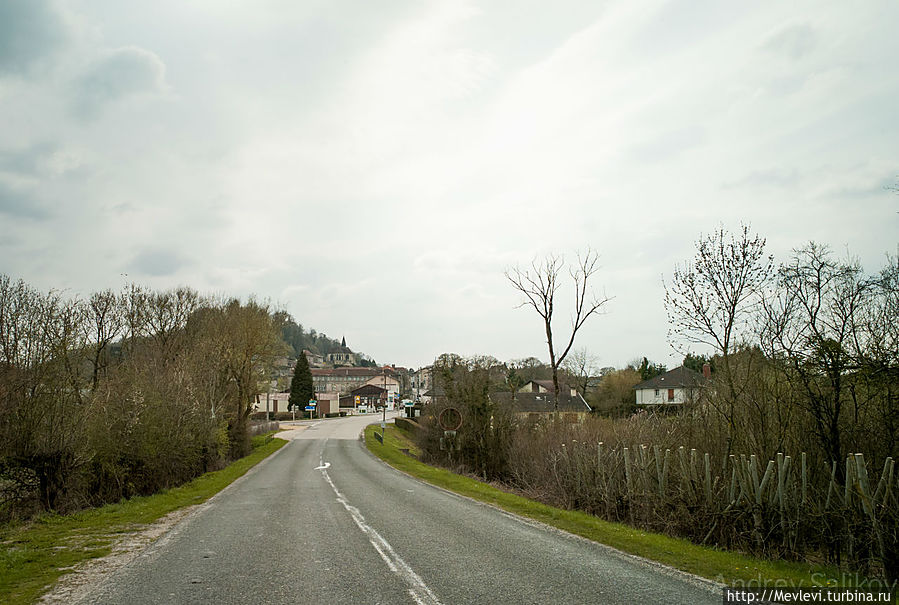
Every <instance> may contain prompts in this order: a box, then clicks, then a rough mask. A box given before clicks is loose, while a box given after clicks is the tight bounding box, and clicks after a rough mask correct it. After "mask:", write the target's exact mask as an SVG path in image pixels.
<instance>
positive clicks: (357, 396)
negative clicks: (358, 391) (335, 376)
mask: <svg viewBox="0 0 899 605" xmlns="http://www.w3.org/2000/svg"><path fill="white" fill-rule="evenodd" d="M360 401H362V397H360V396H359V395H356V405H359V402H360Z"/></svg>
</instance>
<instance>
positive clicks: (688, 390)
mask: <svg viewBox="0 0 899 605" xmlns="http://www.w3.org/2000/svg"><path fill="white" fill-rule="evenodd" d="M710 377H711V371H710V369H709V364H705V365H704V366H703V368H702V374H700V373H699V372H696V371H694V370H691V369H689V368H685V367H684V366H680V367H677V368H674V369H673V370H669V371H668V372H665V373H664V374H659V375H658V376H655V377H653V378H650V379H649V380H644V381H643V382H641V383H639V384H637V385H635V386H634V391H635V393H636V402H637V405H639V406H645V407H647V408H652V407H665V406H682V405H684V404H688V403H695V402H696V401H698V400H699V397H700V395H701V392H702V387H703V385H704V383H705V382H706V381H707V380H708V379H709V378H710Z"/></svg>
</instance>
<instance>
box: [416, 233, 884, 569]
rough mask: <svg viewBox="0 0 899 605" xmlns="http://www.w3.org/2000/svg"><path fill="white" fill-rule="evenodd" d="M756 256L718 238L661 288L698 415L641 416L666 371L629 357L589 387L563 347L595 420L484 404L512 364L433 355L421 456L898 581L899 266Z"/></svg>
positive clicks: (815, 248)
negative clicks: (697, 391)
mask: <svg viewBox="0 0 899 605" xmlns="http://www.w3.org/2000/svg"><path fill="white" fill-rule="evenodd" d="M765 244H766V242H765V240H764V239H763V238H761V237H760V236H758V235H756V234H753V233H751V232H750V230H749V228H748V227H743V228H742V229H741V230H740V231H739V232H738V233H736V234H731V233H728V232H727V231H726V230H724V229H723V228H720V229H718V230H716V231H715V232H713V233H711V234H709V235H705V236H700V238H699V239H698V240H697V242H696V254H695V257H694V258H692V259H690V260H688V261H687V262H685V263H683V264H681V265H679V266H677V267H676V268H675V269H674V271H673V274H672V275H671V276H669V278H668V279H667V280H666V283H665V301H666V310H667V312H668V316H669V325H670V334H669V338H670V342H671V344H672V345H673V346H674V347H675V349H676V350H679V351H681V352H682V353H684V354H685V358H684V365H686V366H688V367H690V368H691V369H694V370H700V369H701V367H702V365H703V364H704V363H709V365H710V366H711V368H712V378H711V380H710V381H709V382H708V383H707V384H706V386H705V387H704V388H703V395H702V397H701V399H700V401H699V402H698V403H697V404H696V405H692V406H686V407H684V408H683V409H680V410H678V411H677V413H658V411H655V412H654V411H651V410H637V409H636V406H635V405H634V403H633V402H634V391H633V386H634V385H635V384H636V383H638V382H640V381H641V380H645V379H647V378H649V377H651V376H652V375H654V374H657V373H660V372H664V371H665V369H666V368H664V366H661V365H660V364H654V363H652V362H650V361H649V360H648V359H646V358H643V359H642V360H635V362H633V363H632V364H630V366H629V367H627V368H624V369H621V370H614V369H612V368H605V369H603V371H602V372H601V374H602V377H601V379H600V380H599V381H598V384H597V383H596V381H592V382H593V385H592V386H588V385H590V383H591V380H590V379H589V378H590V376H591V374H593V377H594V378H595V377H596V376H595V373H594V372H593V370H590V368H591V367H592V368H594V369H595V364H593V363H592V361H595V359H594V360H591V359H590V356H589V355H588V354H587V353H586V351H584V350H581V352H578V350H577V349H571V351H570V352H569V357H568V359H567V360H566V362H567V363H566V364H565V365H564V368H563V369H564V370H565V371H566V372H567V379H568V380H570V381H571V384H572V385H574V384H577V381H578V380H582V381H583V382H581V384H583V385H584V391H586V394H587V399H588V401H589V402H591V403H592V404H593V405H594V407H595V408H597V409H598V411H599V412H601V413H600V414H594V415H592V416H591V417H588V418H587V419H585V420H582V421H581V422H578V423H570V422H566V421H564V420H563V419H561V418H559V417H557V416H555V415H553V414H548V415H547V416H546V417H545V418H542V419H541V420H539V421H537V422H535V421H534V420H533V417H532V416H531V417H529V415H527V414H518V413H516V410H515V409H514V408H509V407H504V406H503V405H501V404H498V403H495V402H494V400H493V399H491V397H490V393H491V392H493V391H495V390H500V389H503V390H507V389H508V388H509V387H510V386H511V384H510V383H511V382H512V380H511V379H512V378H514V375H515V373H516V371H517V370H516V369H515V368H512V367H510V365H509V364H500V363H499V362H496V360H494V359H493V358H491V357H487V356H480V357H474V358H466V359H463V358H459V357H455V358H452V357H448V356H444V357H443V359H440V360H438V362H439V363H437V364H435V371H436V373H437V376H438V380H439V383H440V384H442V385H443V389H444V393H445V395H446V397H445V399H444V400H443V401H441V402H439V403H437V404H435V405H433V406H431V410H430V413H426V415H425V417H424V418H423V420H422V430H421V431H420V432H419V437H418V439H419V442H420V445H421V448H422V451H423V456H424V457H425V458H426V459H428V460H430V461H432V462H437V463H440V464H445V465H448V466H450V467H453V468H456V469H459V470H462V471H464V472H468V473H473V474H476V475H478V476H480V477H481V478H483V479H486V480H490V481H496V482H501V483H505V484H507V485H508V486H509V487H510V488H512V489H516V490H519V491H522V492H524V493H526V494H528V495H531V496H533V497H536V498H538V499H541V500H544V501H547V502H549V503H552V504H555V505H559V506H563V507H568V508H574V509H580V510H586V511H588V512H591V513H593V514H597V515H599V516H602V517H605V518H608V519H610V520H614V521H623V522H626V523H631V524H633V525H635V526H637V527H643V528H647V529H652V530H654V531H662V532H665V533H669V534H671V535H676V536H681V537H686V538H689V539H691V540H694V541H696V542H700V543H705V544H712V545H717V546H719V547H723V548H734V549H738V550H744V551H747V552H753V553H756V554H761V555H764V556H770V557H775V558H778V557H781V558H786V559H794V560H795V559H802V558H812V559H817V560H822V559H823V560H826V561H829V562H832V563H835V564H839V565H843V566H844V567H848V568H850V569H852V570H853V571H862V572H863V573H866V574H872V575H876V576H882V577H886V578H888V579H890V580H891V581H892V580H896V579H897V578H899V502H897V484H896V482H897V480H899V476H894V471H893V469H894V461H895V460H896V459H897V458H899V256H892V255H887V256H886V257H885V263H884V264H883V266H882V267H880V269H879V270H877V271H875V272H872V273H866V272H865V271H864V269H863V268H862V266H861V264H860V262H859V261H858V260H857V259H853V258H838V257H837V256H835V255H834V254H833V253H832V252H831V251H830V250H829V249H828V248H827V247H826V246H823V245H820V244H817V243H808V244H805V245H802V246H800V247H797V248H796V249H795V250H793V251H792V252H791V254H790V255H789V257H788V258H787V259H786V260H784V261H783V262H781V263H776V262H775V259H774V258H773V257H772V256H771V255H768V254H766V253H765ZM536 266H539V265H536ZM513 285H515V284H513ZM515 286H516V288H518V286H517V285H515ZM518 289H519V290H520V288H518ZM543 315H544V314H542V313H541V319H542V320H544V322H545V320H546V318H545V317H543ZM697 347H701V348H703V349H704V350H705V353H702V354H698V353H695V352H694V351H695V349H696V348H697ZM447 361H452V363H447ZM548 371H552V368H548V369H547V368H544V369H543V373H544V375H545V374H546V373H547V372H548ZM578 388H581V386H580V385H578ZM598 402H606V403H609V406H606V407H608V408H612V409H613V411H614V412H615V413H609V409H606V408H604V407H603V406H600V405H596V404H597V403H598ZM447 406H452V407H455V408H457V409H458V410H460V412H461V413H462V416H463V424H462V426H461V428H460V429H459V430H458V432H457V434H455V435H454V436H453V437H452V440H451V442H448V441H447V438H446V436H445V434H444V431H443V429H442V428H441V427H440V425H439V423H438V421H437V415H438V414H439V413H440V411H441V410H442V408H444V407H447ZM897 475H899V473H897Z"/></svg>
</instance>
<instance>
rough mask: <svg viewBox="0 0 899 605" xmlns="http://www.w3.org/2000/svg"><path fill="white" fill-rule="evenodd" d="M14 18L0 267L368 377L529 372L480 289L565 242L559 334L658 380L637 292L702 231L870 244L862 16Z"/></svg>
mask: <svg viewBox="0 0 899 605" xmlns="http://www.w3.org/2000/svg"><path fill="white" fill-rule="evenodd" d="M26 4H28V5H29V6H28V7H24V5H23V7H24V8H23V7H20V8H21V9H22V10H19V11H18V13H17V14H18V15H19V17H17V18H19V22H20V23H22V18H24V17H25V16H27V15H29V14H30V15H31V16H30V17H28V19H30V21H27V23H29V25H28V27H23V28H22V29H21V31H30V32H32V34H31V37H32V38H33V40H31V41H35V42H36V41H40V40H47V41H49V40H50V39H51V38H52V40H53V41H54V42H53V43H52V44H51V43H49V42H48V43H47V44H36V43H35V44H30V43H29V44H24V42H22V40H24V38H22V37H21V36H19V37H18V38H16V40H18V41H15V40H12V38H7V39H5V40H4V42H5V43H6V46H4V45H3V43H0V72H2V73H0V115H3V116H4V118H5V121H4V137H3V140H2V141H0V216H2V219H3V222H4V225H7V224H8V225H11V230H13V231H14V232H15V233H16V237H15V238H9V237H7V238H4V239H3V241H2V242H0V245H2V246H3V254H2V255H0V258H2V261H0V271H4V272H9V273H12V274H15V275H17V276H21V277H24V278H25V279H28V280H30V281H33V282H35V283H36V284H37V285H39V286H41V287H54V286H55V287H70V288H73V289H79V290H82V291H88V290H91V289H96V288H101V287H107V286H117V285H119V283H118V282H119V281H120V280H121V277H120V273H121V272H122V271H123V270H127V268H129V267H131V271H129V272H132V273H135V274H137V273H138V272H143V273H144V274H145V275H147V279H148V280H149V281H150V283H151V285H154V286H166V285H169V286H170V285H177V284H180V283H190V284H192V285H194V286H196V287H198V288H200V289H214V290H219V291H224V292H226V293H228V294H243V295H246V294H249V293H256V294H257V295H259V296H260V297H262V298H273V299H274V300H276V301H280V302H283V303H284V304H285V305H286V306H287V309H288V310H289V311H290V312H291V313H293V314H294V316H295V317H296V318H297V319H298V320H299V321H300V322H302V323H303V324H304V325H306V326H307V327H314V328H316V329H317V330H320V331H324V332H327V333H329V334H346V336H347V338H348V341H349V342H350V343H351V345H352V346H355V347H359V348H361V349H362V350H364V351H365V352H367V353H369V354H371V355H373V356H375V357H376V358H378V359H379V360H380V359H386V360H389V361H394V362H396V363H401V364H409V365H417V364H420V363H424V362H427V361H428V358H429V357H430V356H433V355H436V354H439V353H441V352H443V351H445V350H456V351H458V352H463V353H489V354H494V355H496V356H497V357H500V358H511V357H525V356H528V355H537V356H544V357H545V352H544V346H545V344H544V343H543V339H542V336H541V334H540V330H539V327H540V326H539V325H537V323H536V321H537V320H536V318H535V317H532V316H531V315H530V314H528V313H527V312H526V311H525V310H515V305H516V304H517V303H518V302H519V301H518V299H517V297H516V295H515V293H514V291H513V290H512V289H511V287H510V286H509V285H508V284H507V283H505V281H504V279H503V277H502V270H503V269H504V268H505V267H507V266H509V265H514V264H516V263H528V262H530V260H531V259H532V258H533V257H534V256H535V255H541V254H544V253H546V252H549V251H561V252H567V253H571V252H573V251H574V250H575V249H577V248H583V247H584V246H586V245H591V246H592V247H594V248H595V249H597V250H598V251H599V252H600V254H601V255H602V263H603V265H604V268H603V270H602V271H601V272H600V273H599V274H598V275H597V277H598V281H597V284H598V285H603V286H605V287H606V290H607V293H608V294H609V295H612V296H615V299H614V301H613V302H612V303H610V306H609V309H610V314H609V315H607V316H604V317H599V318H597V319H596V320H595V322H591V324H589V326H588V329H587V330H586V331H585V332H584V339H583V340H582V341H580V342H579V343H578V344H579V345H583V346H586V347H588V348H589V349H591V350H595V351H596V352H597V353H598V354H599V355H600V357H601V358H602V359H603V360H604V363H605V364H609V365H620V364H622V363H625V362H627V361H629V360H630V359H632V358H634V357H637V356H642V355H647V356H649V357H650V358H657V359H661V360H665V358H666V357H667V355H668V348H667V345H666V344H665V333H666V325H665V317H664V310H663V308H662V303H661V299H662V289H661V276H662V275H663V274H670V271H671V269H672V267H673V266H674V264H675V263H676V262H679V261H682V260H685V259H686V258H688V257H689V256H690V255H691V254H692V241H693V240H694V239H695V238H696V237H698V235H699V233H701V232H707V231H709V230H710V229H712V228H714V227H715V226H716V225H717V224H718V223H720V222H724V223H725V225H726V226H730V227H736V225H737V224H738V223H739V222H740V221H741V220H742V221H748V222H751V223H752V225H753V227H754V228H755V229H756V230H758V231H759V232H760V233H761V234H762V235H765V236H767V237H768V238H769V243H770V246H771V250H772V251H773V252H775V253H776V254H778V255H779V256H780V257H783V256H784V255H786V254H788V252H789V250H790V248H792V247H794V246H798V245H801V244H802V243H803V242H804V241H807V240H808V239H811V238H814V239H816V240H818V241H822V242H824V243H830V244H831V245H832V246H834V247H835V248H840V249H842V248H843V247H849V248H850V249H852V250H853V251H854V252H855V253H857V254H859V255H860V256H862V259H863V262H865V263H866V266H867V265H870V266H869V269H870V270H874V269H876V264H877V263H878V262H880V258H881V255H882V253H883V252H884V251H886V250H892V249H893V247H894V246H895V245H896V240H895V233H896V232H897V227H899V225H897V217H899V215H897V214H896V212H895V209H896V205H897V200H899V196H895V195H894V194H891V193H890V192H888V191H884V190H883V186H884V184H885V183H889V182H891V181H890V179H893V182H894V180H895V175H896V174H897V173H899V168H896V158H895V141H896V140H897V139H899V124H897V123H896V121H895V116H894V114H895V108H894V106H895V98H896V97H897V96H899V82H897V79H896V78H895V76H894V75H893V74H892V71H891V70H892V65H891V64H890V62H889V61H886V60H884V57H890V56H894V55H896V54H897V52H899V46H897V44H899V43H897V41H896V37H895V36H894V35H892V33H893V32H892V31H891V24H892V23H893V22H895V21H896V18H899V8H897V7H896V5H895V3H892V2H888V1H886V0H884V1H882V2H874V3H873V4H870V5H866V6H865V7H858V6H855V5H849V4H846V3H842V2H835V1H834V2H825V3H820V2H811V1H803V2H800V3H799V4H796V3H791V4H786V3H781V2H774V1H771V2H761V3H745V4H743V5H733V4H726V3H718V2H714V1H708V2H698V3H697V2H696V1H695V0H692V1H690V2H687V1H662V0H645V1H639V2H624V1H613V2H609V3H604V4H601V5H598V4H596V3H587V2H584V3H580V2H574V1H570V2H563V3H562V4H552V5H546V4H541V3H532V4H529V5H527V6H526V7H525V6H518V5H514V6H501V5H499V4H476V3H471V2H463V3H446V2H436V1H435V2H425V3H419V2H402V1H401V2H397V3H392V4H390V5H383V4H379V5H377V7H375V6H374V5H371V6H370V5H369V4H367V3H355V4H352V5H351V6H350V7H344V6H343V5H334V4H318V5H310V4H291V5H289V6H288V5H283V4H282V5H278V6H277V7H274V6H272V5H268V4H259V5H254V6H253V7H240V6H239V5H225V4H222V3H220V2H207V3H205V4H200V5H198V4H191V5H190V6H185V5H183V4H167V3H158V4H149V5H141V6H137V7H136V6H134V5H127V6H126V5H124V4H121V3H118V2H112V1H108V2H104V1H101V2H99V3H96V4H90V5H79V6H80V8H81V10H82V11H83V13H82V14H79V15H75V14H74V13H73V10H71V9H70V8H68V5H65V6H64V5H62V4H58V3H53V2H48V3H26ZM26 8H27V10H26ZM0 10H2V9H0ZM14 16H15V15H14ZM11 22H12V21H11V20H7V21H4V20H3V19H2V18H0V23H3V24H8V23H11ZM0 27H2V26H0ZM51 34H52V36H51V37H50V38H48V36H50V35H51ZM17 35H18V34H17ZM11 40H12V41H11ZM25 41H26V42H29V40H25ZM4 70H5V71H4ZM73 108H75V109H76V110H77V111H75V112H73V111H72V109H73ZM84 117H88V118H90V119H87V120H85V119H83V118H84ZM565 319H566V316H565V315H564V312H563V314H562V316H560V320H561V321H563V323H564V321H565Z"/></svg>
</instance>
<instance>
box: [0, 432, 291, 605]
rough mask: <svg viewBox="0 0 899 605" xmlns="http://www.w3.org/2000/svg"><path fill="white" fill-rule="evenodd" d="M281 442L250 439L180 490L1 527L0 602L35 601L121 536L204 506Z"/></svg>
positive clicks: (179, 488)
mask: <svg viewBox="0 0 899 605" xmlns="http://www.w3.org/2000/svg"><path fill="white" fill-rule="evenodd" d="M285 443H287V442H286V441H284V440H283V439H271V438H268V437H266V436H259V437H254V439H253V446H254V448H253V453H251V454H250V455H249V456H247V457H245V458H241V459H240V460H237V461H235V462H234V463H232V464H230V465H228V466H227V467H225V468H223V469H222V470H220V471H215V472H211V473H206V474H205V475H202V476H200V477H197V478H196V479H194V480H193V481H191V482H190V483H186V484H184V485H182V486H180V487H176V488H173V489H170V490H166V491H164V492H160V493H158V494H154V495H153V496H147V497H141V498H132V499H130V500H125V501H123V502H119V503H117V504H108V505H106V506H103V507H100V508H92V509H88V510H83V511H80V512H78V513H75V514H72V515H45V516H43V517H40V518H38V519H36V520H34V521H31V522H29V523H27V524H23V525H12V526H3V527H0V603H32V602H34V601H35V600H37V599H38V597H40V595H42V594H43V593H44V592H46V591H47V590H49V589H50V587H52V585H53V584H54V582H56V580H57V579H59V577H60V576H62V575H63V574H65V573H67V572H69V571H71V569H72V568H73V567H74V566H76V565H78V564H79V563H82V562H84V561H87V560H88V559H94V558H97V557H102V556H104V555H107V554H109V553H110V552H111V551H112V547H113V544H114V542H115V541H116V539H117V538H119V537H121V536H122V535H123V534H128V533H131V532H134V531H138V530H140V529H141V528H142V527H144V526H145V525H146V524H148V523H152V522H154V521H156V520H158V519H160V518H162V517H164V516H165V515H167V514H168V513H170V512H172V511H174V510H177V509H179V508H183V507H185V506H191V505H194V504H200V503H202V502H205V501H206V500H208V499H209V498H210V497H212V496H214V495H215V494H217V493H218V492H220V491H221V490H222V489H224V488H225V487H227V486H228V485H229V484H231V483H232V482H233V481H234V480H236V479H237V478H239V477H240V476H241V475H243V474H244V473H246V472H247V471H248V470H250V468H252V467H253V466H255V465H256V464H257V463H259V462H261V461H262V460H263V459H265V458H266V457H267V456H269V455H271V454H273V453H274V452H275V451H277V450H278V449H279V448H280V447H281V446H283V445H284V444H285Z"/></svg>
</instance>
